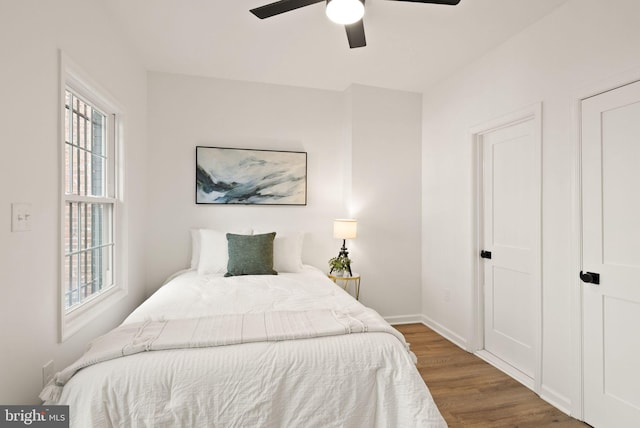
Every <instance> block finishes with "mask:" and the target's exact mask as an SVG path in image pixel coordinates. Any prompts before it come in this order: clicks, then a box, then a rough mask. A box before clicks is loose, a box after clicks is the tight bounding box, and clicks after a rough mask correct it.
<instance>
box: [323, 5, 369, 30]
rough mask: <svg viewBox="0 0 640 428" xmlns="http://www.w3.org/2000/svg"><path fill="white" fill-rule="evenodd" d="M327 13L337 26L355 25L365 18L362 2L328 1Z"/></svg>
mask: <svg viewBox="0 0 640 428" xmlns="http://www.w3.org/2000/svg"><path fill="white" fill-rule="evenodd" d="M326 13H327V16H328V17H329V19H330V20H332V21H333V22H335V23H336V24H342V25H349V24H353V23H354V22H358V21H360V20H361V19H362V17H363V16H364V3H363V2H362V1H361V0H328V1H327V10H326Z"/></svg>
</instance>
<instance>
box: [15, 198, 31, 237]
mask: <svg viewBox="0 0 640 428" xmlns="http://www.w3.org/2000/svg"><path fill="white" fill-rule="evenodd" d="M28 230H31V204H15V203H14V204H11V231H12V232H26V231H28Z"/></svg>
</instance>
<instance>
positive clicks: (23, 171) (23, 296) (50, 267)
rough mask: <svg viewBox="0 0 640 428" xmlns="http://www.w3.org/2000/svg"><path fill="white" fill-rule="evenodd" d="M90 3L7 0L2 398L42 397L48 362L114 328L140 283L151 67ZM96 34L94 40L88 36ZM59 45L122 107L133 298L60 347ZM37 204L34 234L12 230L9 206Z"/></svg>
mask: <svg viewBox="0 0 640 428" xmlns="http://www.w3.org/2000/svg"><path fill="white" fill-rule="evenodd" d="M119 34H120V33H119V31H118V29H117V28H115V27H114V26H113V25H112V22H111V20H110V19H109V18H108V17H107V16H106V15H105V12H104V10H103V8H102V5H100V4H99V2H96V1H88V0H60V1H55V2H47V1H44V2H43V1H36V0H21V1H5V0H2V1H1V2H0V52H2V67H0V93H1V94H2V102H1V103H0V124H1V125H0V144H2V156H0V205H1V207H0V289H1V290H2V297H1V298H0V344H1V345H0V347H1V349H0V367H2V370H1V371H0V403H3V404H27V403H37V402H39V401H38V398H37V395H38V393H39V392H40V390H41V389H42V365H43V364H45V363H46V362H47V361H49V360H51V359H53V360H54V362H55V367H56V369H58V370H60V369H62V368H63V367H64V366H66V365H68V364H69V363H70V362H72V361H73V360H74V359H75V358H77V357H78V356H79V355H80V353H81V352H82V350H83V349H84V347H85V345H86V343H87V342H88V341H89V340H90V339H92V338H94V337H95V336H97V335H99V334H102V333H103V332H105V331H107V330H108V329H110V328H112V327H114V326H115V325H117V324H118V323H119V322H120V321H121V320H122V319H123V317H124V316H125V315H126V314H127V313H128V312H130V311H131V309H132V308H133V307H135V305H136V304H138V303H139V302H140V301H141V299H142V297H143V294H144V287H143V277H144V271H143V265H142V254H143V245H144V242H143V235H142V233H141V231H142V224H143V221H144V218H145V213H146V211H145V196H144V190H145V181H146V172H145V161H146V159H145V152H146V73H145V71H144V69H143V68H142V67H141V66H140V65H139V63H138V61H137V59H136V56H135V55H133V54H132V52H131V51H130V49H129V48H128V47H127V44H126V42H125V41H123V40H122V39H121V37H120V35H119ZM85 36H90V37H85ZM58 49H62V50H63V51H64V52H65V53H66V54H67V55H68V56H69V57H70V58H71V59H72V60H73V61H74V62H75V63H76V64H77V65H78V66H80V67H82V68H83V70H84V71H85V72H86V73H87V74H88V75H89V76H90V77H91V78H92V79H93V80H94V81H95V82H96V83H97V84H99V85H100V86H101V87H103V88H105V89H106V90H107V91H108V92H109V93H110V94H111V96H113V98H115V99H116V100H117V101H118V102H119V103H120V104H121V105H122V106H123V108H124V110H125V114H126V123H125V129H124V133H125V139H126V140H125V142H124V143H125V157H126V170H125V174H126V178H127V182H126V185H125V192H126V197H127V199H126V202H125V209H126V219H125V221H126V223H127V224H128V231H129V233H128V241H129V251H128V257H127V262H128V278H127V279H128V283H129V294H128V296H127V297H126V298H125V299H124V300H123V301H121V302H120V303H119V304H118V306H117V307H114V308H112V309H111V310H109V311H107V312H106V313H104V314H103V315H102V316H101V317H100V318H99V319H98V320H96V321H95V322H93V323H92V324H91V325H89V326H87V327H86V328H84V329H83V330H82V331H80V332H79V333H77V334H76V335H75V336H73V337H71V338H70V339H69V340H67V341H66V342H65V343H63V344H59V343H57V340H58V287H59V285H58V279H59V259H58V257H59V252H58V249H59V244H58V243H59V234H58V227H59V221H60V220H59V196H58V195H59V189H58V183H59V176H58V171H59V168H58V153H59V151H58V149H59V147H58V145H59V141H58V129H59V124H58V105H59V99H58V98H59V97H58V87H59V79H60V77H59V66H58ZM12 202H24V203H31V205H32V218H31V220H32V230H31V231H29V232H16V233H12V232H11V203H12Z"/></svg>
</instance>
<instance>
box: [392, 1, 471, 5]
mask: <svg viewBox="0 0 640 428" xmlns="http://www.w3.org/2000/svg"><path fill="white" fill-rule="evenodd" d="M391 1H408V2H412V3H433V4H447V5H450V6H455V5H457V4H458V3H460V0H391Z"/></svg>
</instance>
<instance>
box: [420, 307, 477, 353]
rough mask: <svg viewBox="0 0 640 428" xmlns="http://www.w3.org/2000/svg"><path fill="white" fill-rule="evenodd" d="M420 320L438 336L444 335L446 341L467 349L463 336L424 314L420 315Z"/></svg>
mask: <svg viewBox="0 0 640 428" xmlns="http://www.w3.org/2000/svg"><path fill="white" fill-rule="evenodd" d="M421 322H422V324H424V325H426V326H427V327H429V328H430V329H431V330H433V331H435V332H436V333H438V334H439V335H440V336H442V337H444V338H445V339H447V340H448V341H450V342H453V343H454V344H456V345H458V346H459V347H460V348H462V349H464V350H465V351H467V350H468V349H467V345H468V343H467V340H466V339H465V338H464V337H462V336H460V335H458V334H456V333H454V332H453V331H451V330H449V329H448V328H446V327H444V326H443V325H442V324H439V323H437V322H436V321H434V320H432V319H431V318H429V317H428V316H426V315H422V316H421Z"/></svg>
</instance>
